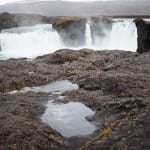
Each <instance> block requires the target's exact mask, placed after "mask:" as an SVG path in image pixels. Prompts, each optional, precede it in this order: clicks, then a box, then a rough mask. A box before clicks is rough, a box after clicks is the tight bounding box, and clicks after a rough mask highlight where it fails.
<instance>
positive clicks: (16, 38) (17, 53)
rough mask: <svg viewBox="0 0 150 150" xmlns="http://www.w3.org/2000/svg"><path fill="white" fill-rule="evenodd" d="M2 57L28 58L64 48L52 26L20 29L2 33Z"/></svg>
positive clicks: (0, 36)
mask: <svg viewBox="0 0 150 150" xmlns="http://www.w3.org/2000/svg"><path fill="white" fill-rule="evenodd" d="M0 43H1V49H2V51H1V55H3V56H6V57H8V58H10V57H14V58H18V57H28V58H34V57H36V56H39V55H43V54H47V53H52V52H54V51H55V50H57V49H60V48H62V45H63V44H62V43H61V40H60V37H59V35H58V33H57V32H56V31H55V30H53V29H52V26H51V25H38V26H33V27H25V28H23V27H20V28H13V29H8V30H4V31H2V33H1V34H0Z"/></svg>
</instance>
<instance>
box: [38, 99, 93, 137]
mask: <svg viewBox="0 0 150 150" xmlns="http://www.w3.org/2000/svg"><path fill="white" fill-rule="evenodd" d="M94 114H95V112H94V111H92V110H91V109H89V108H88V107H86V106H85V105H84V104H82V103H79V102H69V103H66V104H60V103H59V104H56V103H53V101H49V102H48V104H47V109H46V111H45V113H44V114H43V116H42V117H41V119H42V121H43V122H44V123H46V124H48V125H50V126H51V127H52V128H53V129H55V130H57V131H58V132H60V133H61V134H62V135H63V136H64V137H72V136H85V135H89V134H92V133H93V132H94V131H95V130H96V126H94V125H92V124H91V123H90V122H88V121H87V120H86V119H85V118H86V116H92V115H94Z"/></svg>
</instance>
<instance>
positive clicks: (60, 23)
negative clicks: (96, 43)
mask: <svg viewBox="0 0 150 150" xmlns="http://www.w3.org/2000/svg"><path fill="white" fill-rule="evenodd" d="M53 28H54V29H56V30H57V32H58V33H59V34H60V37H61V38H62V40H63V42H64V43H65V44H66V45H67V46H81V45H84V44H85V39H86V38H85V29H86V19H85V18H80V17H62V18H58V19H56V20H55V21H54V23H53Z"/></svg>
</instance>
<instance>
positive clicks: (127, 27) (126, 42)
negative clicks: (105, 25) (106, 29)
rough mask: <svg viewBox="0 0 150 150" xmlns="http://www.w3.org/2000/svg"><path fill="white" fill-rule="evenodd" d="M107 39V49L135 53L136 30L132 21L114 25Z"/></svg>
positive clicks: (119, 22)
mask: <svg viewBox="0 0 150 150" xmlns="http://www.w3.org/2000/svg"><path fill="white" fill-rule="evenodd" d="M108 39H109V41H108V46H109V49H120V50H130V51H135V50H136V49H137V29H136V26H135V24H134V23H133V20H126V21H118V22H116V23H114V24H113V27H112V31H111V34H110V35H108Z"/></svg>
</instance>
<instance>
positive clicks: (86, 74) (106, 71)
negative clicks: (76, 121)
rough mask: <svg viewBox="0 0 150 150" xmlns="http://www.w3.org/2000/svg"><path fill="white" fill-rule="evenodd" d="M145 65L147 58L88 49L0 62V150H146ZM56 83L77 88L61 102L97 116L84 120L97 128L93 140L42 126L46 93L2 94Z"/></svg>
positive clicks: (149, 97)
mask: <svg viewBox="0 0 150 150" xmlns="http://www.w3.org/2000/svg"><path fill="white" fill-rule="evenodd" d="M149 65H150V53H143V54H142V55H140V54H138V53H134V52H127V51H107V50H106V51H93V50H90V49H81V50H79V51H72V50H69V49H63V50H59V51H56V52H55V53H53V54H48V55H44V56H40V57H37V58H36V59H34V60H33V61H27V59H25V58H20V59H9V60H5V61H0V68H1V69H0V92H1V93H0V149H4V150H5V149H6V150H7V149H58V150H59V149H68V150H69V149H73V150H74V149H76V150H78V149H83V150H84V149H85V150H86V149H88V150H99V149H102V150H109V149H110V150H111V149H118V150H122V149H131V150H133V149H135V150H148V149H149V148H150V137H149V135H150V127H149V124H150V122H149V120H150V111H149V110H150V67H149ZM60 79H68V80H71V81H72V82H76V83H78V84H79V87H80V88H79V89H78V90H76V91H71V92H64V93H63V94H62V96H65V98H64V102H68V101H79V102H82V103H84V104H86V105H87V106H88V107H90V108H91V109H93V110H95V111H96V114H95V115H94V116H92V117H90V118H88V119H90V121H91V123H95V124H96V125H97V128H98V130H97V131H96V132H94V133H93V135H90V136H88V137H75V138H69V139H66V138H64V137H62V136H61V135H60V134H59V133H57V132H56V131H54V130H53V129H51V128H50V127H48V126H47V125H45V124H44V123H42V122H41V120H40V119H39V117H40V116H41V115H42V114H43V112H44V111H45V106H44V105H43V104H44V103H45V102H47V101H48V99H49V93H34V92H28V93H14V94H11V95H10V94H9V93H7V92H9V91H11V90H19V89H20V88H22V87H24V86H37V85H42V84H46V83H50V82H52V81H55V80H60ZM97 122H100V124H98V123H97ZM21 146H22V147H21Z"/></svg>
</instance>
